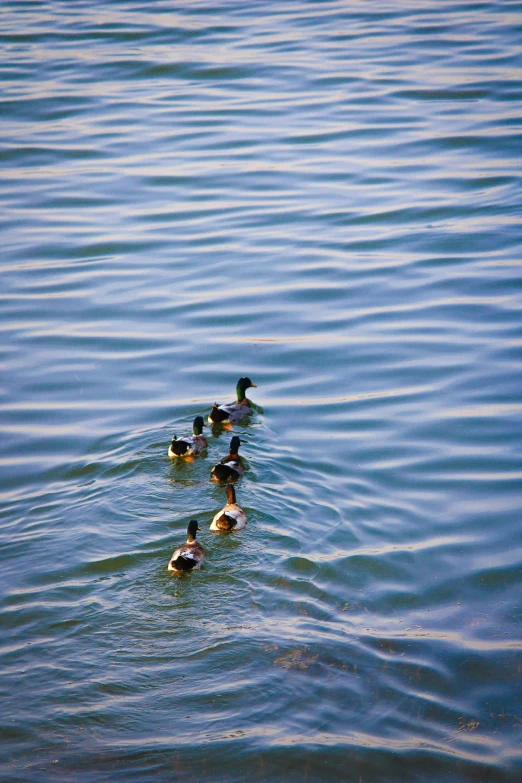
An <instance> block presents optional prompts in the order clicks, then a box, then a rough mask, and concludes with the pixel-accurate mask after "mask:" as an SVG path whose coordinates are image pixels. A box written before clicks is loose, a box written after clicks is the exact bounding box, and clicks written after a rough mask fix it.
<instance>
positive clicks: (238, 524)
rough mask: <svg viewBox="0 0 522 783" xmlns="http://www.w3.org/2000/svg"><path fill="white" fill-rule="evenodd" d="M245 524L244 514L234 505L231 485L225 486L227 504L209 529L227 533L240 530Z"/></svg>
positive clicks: (233, 493)
mask: <svg viewBox="0 0 522 783" xmlns="http://www.w3.org/2000/svg"><path fill="white" fill-rule="evenodd" d="M246 522H247V518H246V514H245V512H244V511H243V509H242V508H241V506H238V504H237V503H236V491H235V489H234V487H233V485H232V484H227V504H226V506H224V508H222V509H221V511H218V512H217V514H216V516H215V517H214V519H213V520H212V524H211V525H210V529H211V530H214V531H222V532H229V531H231V530H241V528H243V527H245V525H246Z"/></svg>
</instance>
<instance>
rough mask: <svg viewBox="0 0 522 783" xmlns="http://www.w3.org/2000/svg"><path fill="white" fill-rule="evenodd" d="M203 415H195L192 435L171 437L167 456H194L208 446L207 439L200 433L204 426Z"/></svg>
mask: <svg viewBox="0 0 522 783" xmlns="http://www.w3.org/2000/svg"><path fill="white" fill-rule="evenodd" d="M205 426H206V425H205V423H204V421H203V416H196V418H195V419H194V425H193V427H192V432H193V433H194V434H193V435H186V436H185V437H184V438H176V436H175V435H174V437H173V438H172V443H171V444H170V446H169V452H168V454H169V457H171V458H173V457H195V456H197V455H198V454H200V453H201V452H202V451H203V449H206V448H207V446H208V443H207V439H206V438H205V436H204V435H202V430H203V427H205Z"/></svg>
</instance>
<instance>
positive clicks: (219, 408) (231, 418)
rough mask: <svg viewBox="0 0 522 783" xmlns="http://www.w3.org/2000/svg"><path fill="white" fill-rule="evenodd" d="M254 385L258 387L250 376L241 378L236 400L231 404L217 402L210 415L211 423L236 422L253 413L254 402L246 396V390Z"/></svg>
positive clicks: (237, 387)
mask: <svg viewBox="0 0 522 783" xmlns="http://www.w3.org/2000/svg"><path fill="white" fill-rule="evenodd" d="M252 387H254V388H257V387H256V384H255V383H252V381H251V380H250V378H246V377H245V378H240V379H239V381H238V382H237V386H236V396H237V400H236V402H232V403H230V405H218V404H217V403H216V402H215V403H214V405H213V407H212V410H211V411H210V413H209V416H208V420H209V422H210V424H234V423H235V422H238V421H240V420H241V419H242V418H243V416H248V415H249V414H250V413H252V410H253V403H252V401H251V400H249V399H248V397H247V396H246V390H247V389H250V388H252Z"/></svg>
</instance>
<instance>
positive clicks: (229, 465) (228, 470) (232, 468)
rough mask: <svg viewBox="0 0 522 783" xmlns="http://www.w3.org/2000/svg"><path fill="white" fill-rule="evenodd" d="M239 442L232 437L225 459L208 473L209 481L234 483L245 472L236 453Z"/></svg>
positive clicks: (241, 461) (236, 438) (235, 437)
mask: <svg viewBox="0 0 522 783" xmlns="http://www.w3.org/2000/svg"><path fill="white" fill-rule="evenodd" d="M240 444H241V441H240V440H239V438H238V436H237V435H234V437H233V438H232V440H231V441H230V450H229V452H228V454H227V456H226V457H223V459H222V460H221V461H220V462H218V463H217V465H214V467H213V468H212V470H211V471H210V480H211V481H235V480H236V479H238V478H239V477H240V476H242V475H243V473H244V472H245V464H244V462H243V460H242V458H241V457H240V456H239V454H238V453H237V452H238V451H239V446H240Z"/></svg>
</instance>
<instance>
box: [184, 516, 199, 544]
mask: <svg viewBox="0 0 522 783" xmlns="http://www.w3.org/2000/svg"><path fill="white" fill-rule="evenodd" d="M198 530H201V528H200V526H199V525H198V520H197V519H191V520H190V522H189V523H188V527H187V541H195V540H196V533H197V532H198Z"/></svg>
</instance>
